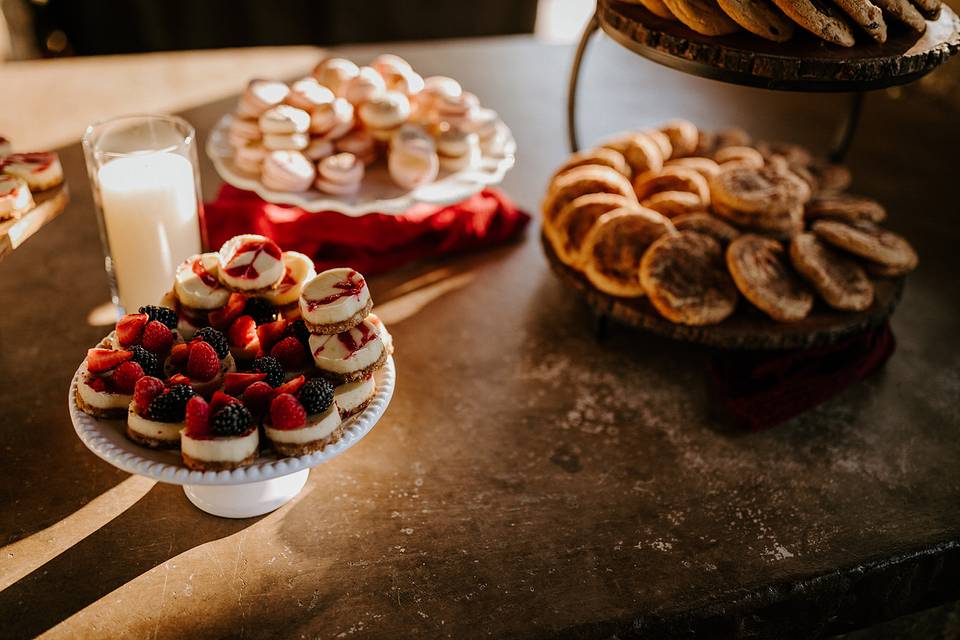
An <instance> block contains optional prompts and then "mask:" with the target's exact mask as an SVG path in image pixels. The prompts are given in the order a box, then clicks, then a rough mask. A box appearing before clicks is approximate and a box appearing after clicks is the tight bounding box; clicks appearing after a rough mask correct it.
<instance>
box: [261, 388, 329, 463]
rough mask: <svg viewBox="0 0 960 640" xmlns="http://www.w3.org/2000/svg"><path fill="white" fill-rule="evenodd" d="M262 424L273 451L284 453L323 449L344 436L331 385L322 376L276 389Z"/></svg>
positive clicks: (289, 454)
mask: <svg viewBox="0 0 960 640" xmlns="http://www.w3.org/2000/svg"><path fill="white" fill-rule="evenodd" d="M277 391H278V394H277V395H276V397H274V398H273V400H272V401H271V403H270V411H269V412H268V413H267V416H266V418H265V420H264V423H263V430H264V435H266V437H267V439H268V440H270V443H271V444H272V445H273V448H274V450H275V451H276V452H277V453H280V454H282V455H285V456H302V455H306V454H308V453H313V452H314V451H322V450H323V449H324V447H326V446H327V445H330V444H333V443H334V442H337V441H338V440H339V439H340V438H341V437H342V436H343V421H342V419H341V417H340V410H339V408H338V407H337V404H336V403H335V402H334V401H333V395H334V394H333V386H332V385H331V384H330V383H329V382H327V381H326V380H323V379H322V378H313V379H310V380H307V381H304V380H303V378H302V377H301V378H300V379H299V381H292V382H290V383H287V384H285V385H283V386H282V387H280V388H278V389H277Z"/></svg>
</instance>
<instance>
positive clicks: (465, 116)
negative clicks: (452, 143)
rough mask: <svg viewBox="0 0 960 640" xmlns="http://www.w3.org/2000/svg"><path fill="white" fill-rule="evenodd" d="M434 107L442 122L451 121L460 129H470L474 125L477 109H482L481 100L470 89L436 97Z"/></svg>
mask: <svg viewBox="0 0 960 640" xmlns="http://www.w3.org/2000/svg"><path fill="white" fill-rule="evenodd" d="M433 108H434V110H435V111H436V113H437V120H439V121H440V122H449V123H450V124H451V125H453V126H455V127H458V128H460V129H465V130H470V129H472V128H473V126H474V121H475V119H476V116H477V110H478V109H480V100H478V99H477V96H475V95H474V94H472V93H470V92H469V91H464V92H462V93H460V95H456V96H438V97H436V98H434V102H433Z"/></svg>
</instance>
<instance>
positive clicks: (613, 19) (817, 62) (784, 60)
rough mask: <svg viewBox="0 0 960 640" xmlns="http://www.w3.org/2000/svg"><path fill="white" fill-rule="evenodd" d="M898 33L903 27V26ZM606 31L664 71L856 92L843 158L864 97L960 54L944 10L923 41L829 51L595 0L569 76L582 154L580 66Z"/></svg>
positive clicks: (911, 38)
mask: <svg viewBox="0 0 960 640" xmlns="http://www.w3.org/2000/svg"><path fill="white" fill-rule="evenodd" d="M897 26H898V27H899V25H897ZM599 29H602V30H603V32H604V33H606V34H607V35H608V36H610V38H612V39H613V40H614V41H615V42H617V43H618V44H620V45H621V46H623V47H625V48H627V49H629V50H630V51H633V52H634V53H636V54H638V55H641V56H643V57H645V58H647V59H649V60H652V61H654V62H657V63H659V64H662V65H664V66H667V67H670V68H672V69H676V70H677V71H682V72H684V73H689V74H692V75H696V76H700V77H703V78H710V79H712V80H719V81H721V82H728V83H732V84H740V85H746V86H751V87H761V88H765V89H776V90H781V91H819V92H851V103H850V111H849V113H848V115H847V119H846V121H845V123H844V124H843V125H842V126H841V128H840V130H839V132H838V135H837V138H836V142H835V144H834V147H833V149H832V150H831V152H830V158H831V159H832V160H834V161H839V160H841V159H843V157H844V156H845V155H846V152H847V150H848V149H849V147H850V143H851V141H852V140H853V135H854V132H855V131H856V126H857V121H858V120H859V117H860V111H861V107H862V106H863V99H864V92H866V91H871V90H875V89H883V88H886V87H891V86H895V85H901V84H906V83H908V82H912V81H914V80H916V79H918V78H920V77H922V76H924V75H926V74H927V73H929V72H930V71H932V70H933V69H935V68H936V67H938V66H939V65H941V64H943V63H944V62H946V61H947V59H949V58H950V56H952V55H954V54H955V53H957V51H958V50H960V19H958V18H957V14H956V13H954V12H953V10H952V9H950V7H949V6H947V5H946V4H944V5H943V6H942V8H941V10H940V15H939V16H938V17H937V19H936V20H932V21H931V20H928V21H927V30H926V31H925V32H924V33H923V34H922V35H918V34H916V33H914V32H912V31H909V30H907V29H900V28H898V29H896V30H894V29H891V31H890V34H889V37H888V39H887V41H886V42H885V43H883V44H879V43H875V42H872V41H871V42H866V39H865V38H861V39H860V40H859V41H858V42H857V44H856V45H855V46H854V47H851V48H843V47H835V46H830V45H826V44H824V43H823V42H821V41H820V40H818V39H817V38H815V37H814V36H812V35H811V34H809V33H807V32H805V31H803V30H802V29H797V33H796V35H795V36H794V37H793V39H792V40H790V41H789V42H785V43H774V42H768V41H766V40H764V39H762V38H759V37H757V36H754V35H752V34H749V33H745V32H740V33H737V34H733V35H729V36H722V37H710V36H704V35H701V34H699V33H696V32H695V31H693V30H691V29H689V28H688V27H686V26H684V25H683V24H682V23H680V22H677V21H671V20H664V19H663V18H659V17H657V16H655V15H653V14H652V13H650V12H649V11H647V10H646V9H644V8H643V7H642V6H639V5H636V4H627V3H624V2H619V1H618V0H597V10H596V13H594V15H593V17H591V18H590V21H589V22H588V23H587V26H586V28H585V29H584V32H583V35H582V36H581V38H580V44H579V46H578V47H577V52H576V55H575V57H574V60H573V68H572V70H571V72H570V85H569V90H568V93H567V128H568V133H569V139H570V148H571V149H572V150H573V151H576V150H577V149H579V143H578V138H577V126H576V107H577V84H578V80H579V77H580V66H581V63H582V62H583V57H584V54H585V53H586V49H587V45H588V44H589V42H590V39H591V37H592V36H593V35H594V34H595V33H596V32H597V31H598V30H599Z"/></svg>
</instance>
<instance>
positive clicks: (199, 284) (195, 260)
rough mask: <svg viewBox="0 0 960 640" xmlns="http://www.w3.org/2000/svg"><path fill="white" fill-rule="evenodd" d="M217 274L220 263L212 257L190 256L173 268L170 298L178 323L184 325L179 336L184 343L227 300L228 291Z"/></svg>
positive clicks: (202, 254)
mask: <svg viewBox="0 0 960 640" xmlns="http://www.w3.org/2000/svg"><path fill="white" fill-rule="evenodd" d="M219 272H220V260H219V256H218V255H217V254H216V253H201V254H199V255H195V256H191V257H189V258H187V259H186V260H184V261H183V262H181V263H180V265H179V266H178V267H177V272H176V275H175V276H174V281H173V295H174V297H175V298H176V303H177V306H176V308H177V312H178V315H179V317H180V323H181V324H182V325H184V326H183V329H182V333H183V334H185V335H184V337H185V338H187V339H189V338H191V337H193V333H194V332H195V331H196V330H197V329H199V328H201V327H204V326H206V325H207V317H208V314H209V313H210V312H212V311H215V310H217V309H222V308H223V307H224V305H226V304H227V301H228V300H229V299H230V291H229V290H227V288H226V287H224V286H223V283H221V282H220V278H219ZM187 334H188V335H187Z"/></svg>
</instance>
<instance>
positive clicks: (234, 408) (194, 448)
mask: <svg viewBox="0 0 960 640" xmlns="http://www.w3.org/2000/svg"><path fill="white" fill-rule="evenodd" d="M186 414H187V417H186V425H185V426H184V428H183V429H182V430H181V431H180V456H181V458H182V459H183V463H184V464H185V465H186V466H187V467H189V468H190V469H194V470H197V471H225V470H229V469H236V468H238V467H242V466H244V465H248V464H251V463H253V461H254V460H256V458H257V450H258V447H259V445H260V433H259V430H258V429H257V425H256V424H255V423H254V420H253V416H251V415H250V411H248V410H247V408H246V407H245V406H243V404H242V403H240V401H239V400H236V399H235V398H231V397H230V396H227V395H226V394H223V393H220V392H218V393H217V394H216V395H214V398H213V400H212V401H211V402H210V404H207V402H206V401H205V400H204V399H203V398H199V397H198V398H193V399H191V400H190V402H189V404H188V405H187V409H186Z"/></svg>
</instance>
